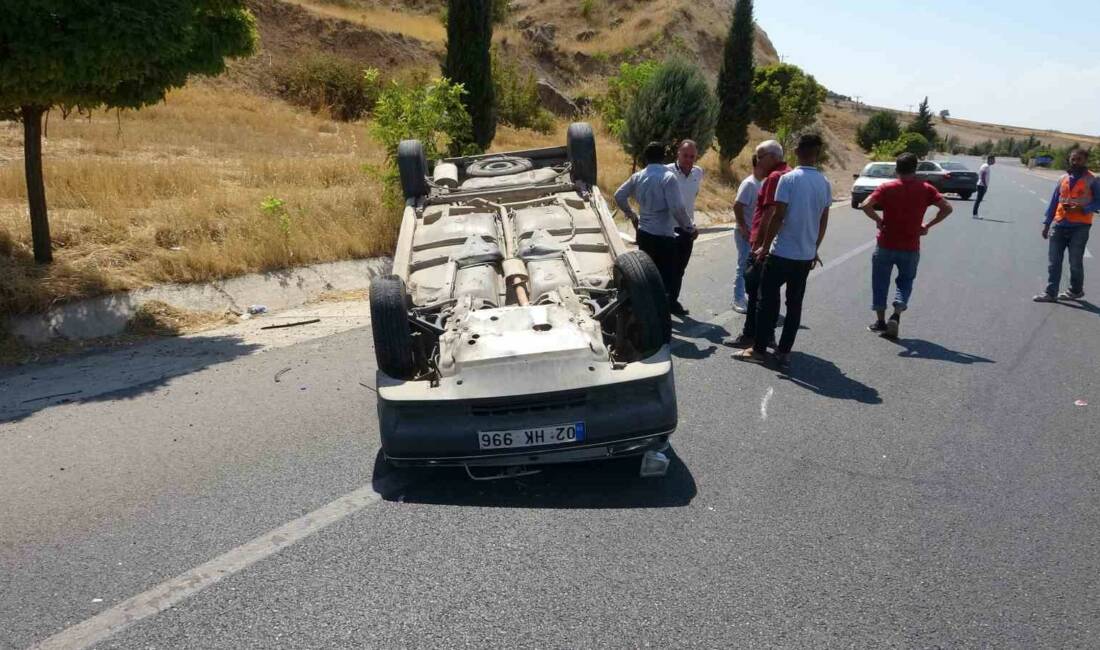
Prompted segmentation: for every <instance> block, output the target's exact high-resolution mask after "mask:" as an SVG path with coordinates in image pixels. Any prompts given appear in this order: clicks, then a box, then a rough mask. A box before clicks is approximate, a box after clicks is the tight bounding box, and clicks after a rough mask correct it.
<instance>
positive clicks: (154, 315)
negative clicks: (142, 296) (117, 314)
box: [126, 300, 238, 336]
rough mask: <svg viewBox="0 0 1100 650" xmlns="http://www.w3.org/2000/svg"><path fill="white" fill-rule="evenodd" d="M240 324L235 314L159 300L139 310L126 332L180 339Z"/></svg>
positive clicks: (151, 301) (147, 303)
mask: <svg viewBox="0 0 1100 650" xmlns="http://www.w3.org/2000/svg"><path fill="white" fill-rule="evenodd" d="M237 321H238V318H237V315H236V314H234V313H232V312H225V313H219V312H213V311H189V310H186V309H179V308H177V307H173V306H172V305H169V304H168V303H164V302H161V301H159V300H150V301H149V302H145V303H142V305H141V306H140V307H138V308H137V311H135V312H134V315H133V316H132V317H131V318H130V322H129V323H127V325H126V331H127V332H128V333H130V334H137V335H141V336H180V335H183V334H194V333H196V332H202V331H205V330H209V329H214V328H215V327H222V326H224V325H232V324H234V323H236V322H237Z"/></svg>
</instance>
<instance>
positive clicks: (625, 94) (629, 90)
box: [596, 60, 661, 138]
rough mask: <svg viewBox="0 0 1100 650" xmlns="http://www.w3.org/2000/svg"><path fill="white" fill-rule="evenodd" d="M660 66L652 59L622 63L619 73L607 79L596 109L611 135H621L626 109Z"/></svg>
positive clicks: (624, 126)
mask: <svg viewBox="0 0 1100 650" xmlns="http://www.w3.org/2000/svg"><path fill="white" fill-rule="evenodd" d="M660 67H661V64H660V63H658V62H657V61H653V60H646V61H641V62H639V63H623V64H622V65H620V66H619V74H617V75H615V76H614V77H611V78H610V79H608V80H607V92H606V93H605V94H604V95H603V96H601V97H599V98H598V99H597V100H596V110H597V111H598V112H599V113H600V116H601V117H602V118H603V123H604V126H606V127H607V130H608V131H610V132H611V134H612V135H614V136H615V137H617V138H618V137H620V136H622V133H623V129H624V128H626V112H627V109H629V108H630V106H631V105H632V104H633V103H634V100H635V99H636V98H637V96H638V93H639V92H640V91H641V89H642V87H643V86H645V85H646V84H647V83H648V82H649V80H650V79H652V78H653V75H654V74H656V72H657V69H658V68H660Z"/></svg>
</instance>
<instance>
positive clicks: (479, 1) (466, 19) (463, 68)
mask: <svg viewBox="0 0 1100 650" xmlns="http://www.w3.org/2000/svg"><path fill="white" fill-rule="evenodd" d="M492 18H493V0H450V2H449V3H448V9H447V58H446V60H445V61H444V62H443V76H444V77H446V78H448V79H450V80H451V81H452V82H454V83H457V84H462V87H463V88H464V89H465V91H466V92H465V94H464V95H463V97H462V102H463V103H464V104H465V105H466V111H467V112H468V113H469V114H470V123H471V125H472V127H473V128H472V131H471V137H472V144H474V145H476V147H477V149H478V150H481V151H484V150H485V149H486V148H488V147H489V145H490V144H491V143H492V142H493V137H494V136H495V135H496V131H497V106H496V98H495V96H494V93H493V74H492V57H491V55H490V48H491V46H492V44H493V21H492ZM456 145H457V146H459V147H461V148H466V145H467V143H456Z"/></svg>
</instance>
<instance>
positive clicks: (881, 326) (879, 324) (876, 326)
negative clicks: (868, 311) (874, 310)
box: [867, 320, 886, 334]
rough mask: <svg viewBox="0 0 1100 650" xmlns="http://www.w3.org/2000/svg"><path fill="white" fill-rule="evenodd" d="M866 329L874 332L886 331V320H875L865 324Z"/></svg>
mask: <svg viewBox="0 0 1100 650" xmlns="http://www.w3.org/2000/svg"><path fill="white" fill-rule="evenodd" d="M867 331H869V332H874V333H875V334H882V333H883V332H885V331H886V321H884V320H877V321H875V322H873V323H871V324H870V325H868V326H867Z"/></svg>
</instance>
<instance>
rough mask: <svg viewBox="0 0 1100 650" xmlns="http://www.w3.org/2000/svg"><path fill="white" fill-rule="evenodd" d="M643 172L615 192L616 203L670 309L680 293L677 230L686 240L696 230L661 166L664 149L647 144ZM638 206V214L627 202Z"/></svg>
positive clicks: (672, 180) (675, 185)
mask: <svg viewBox="0 0 1100 650" xmlns="http://www.w3.org/2000/svg"><path fill="white" fill-rule="evenodd" d="M642 156H643V160H645V163H646V166H645V169H643V170H641V171H639V172H636V173H635V174H633V175H632V176H631V177H630V178H628V179H626V182H625V183H623V184H622V187H620V188H619V189H618V190H616V191H615V203H616V204H618V206H619V209H620V210H622V211H623V214H625V215H626V218H627V219H630V222H631V223H632V224H634V229H635V230H637V232H638V248H640V249H641V250H642V251H643V252H644V253H645V254H646V255H649V257H650V259H652V260H653V263H654V264H655V265H656V266H657V271H658V272H660V274H661V281H662V282H663V283H664V285H665V293H666V294H668V296H669V307H670V310H671V306H672V302H673V299H672V296H673V295H674V294H673V293H672V292H673V291H674V290H675V292H676V294H675V295H679V291H680V287H679V284H680V277H681V275H680V248H679V246H678V245H677V243H676V228H680V229H681V230H682V231H684V232H685V233H687V234H686V236H688V237H692V238H694V237H695V236H696V232H695V226H694V225H692V223H691V219H690V218H688V214H687V210H685V209H684V202H683V197H682V196H681V195H680V184H679V182H678V181H677V180H676V176H675V175H673V173H672V172H671V171H669V169H668V167H666V166H665V165H664V161H665V146H664V145H663V144H661V143H660V142H650V143H649V144H648V145H646V148H645V152H644V153H643V154H642ZM631 197H634V200H635V201H637V202H638V206H639V209H638V212H637V213H636V212H634V209H633V208H631V207H630V198H631Z"/></svg>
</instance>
